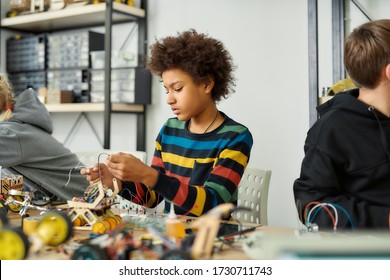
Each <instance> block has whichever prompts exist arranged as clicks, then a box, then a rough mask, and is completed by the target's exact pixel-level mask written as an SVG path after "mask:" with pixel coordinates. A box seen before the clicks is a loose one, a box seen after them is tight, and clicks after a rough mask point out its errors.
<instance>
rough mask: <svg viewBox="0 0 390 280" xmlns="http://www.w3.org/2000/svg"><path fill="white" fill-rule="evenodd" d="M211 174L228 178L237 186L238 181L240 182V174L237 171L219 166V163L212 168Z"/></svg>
mask: <svg viewBox="0 0 390 280" xmlns="http://www.w3.org/2000/svg"><path fill="white" fill-rule="evenodd" d="M213 174H215V175H218V176H221V177H225V178H227V179H229V180H230V181H232V182H233V183H234V184H235V185H236V186H238V183H240V180H241V176H240V175H239V174H238V173H237V172H235V171H233V170H232V169H230V168H226V167H224V166H221V165H219V166H216V167H215V168H214V169H213Z"/></svg>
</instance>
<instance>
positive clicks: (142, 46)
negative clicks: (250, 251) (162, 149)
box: [103, 0, 147, 151]
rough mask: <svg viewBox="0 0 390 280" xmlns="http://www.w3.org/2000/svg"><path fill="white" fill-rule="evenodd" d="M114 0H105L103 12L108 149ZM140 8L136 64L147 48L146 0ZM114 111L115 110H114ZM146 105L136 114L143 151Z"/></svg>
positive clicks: (107, 145) (106, 139) (108, 139)
mask: <svg viewBox="0 0 390 280" xmlns="http://www.w3.org/2000/svg"><path fill="white" fill-rule="evenodd" d="M113 1H114V0H106V5H107V6H106V7H107V8H106V14H105V17H106V18H105V38H104V40H105V41H104V49H105V53H106V54H109V55H106V56H105V64H104V67H105V69H104V80H105V83H104V108H105V110H104V143H103V148H104V149H110V145H111V114H112V113H113V112H114V111H112V108H111V94H110V93H111V49H112V45H111V43H112V13H113V12H116V11H115V10H114V9H113ZM141 8H142V9H144V10H145V18H144V19H139V20H138V21H137V24H138V64H139V65H141V64H143V63H144V61H145V57H146V48H147V28H146V18H147V1H146V0H145V1H142V7H141ZM114 113H115V112H114ZM145 125H146V106H145V105H144V110H143V114H137V150H138V151H145V149H146V144H145V142H146V129H145Z"/></svg>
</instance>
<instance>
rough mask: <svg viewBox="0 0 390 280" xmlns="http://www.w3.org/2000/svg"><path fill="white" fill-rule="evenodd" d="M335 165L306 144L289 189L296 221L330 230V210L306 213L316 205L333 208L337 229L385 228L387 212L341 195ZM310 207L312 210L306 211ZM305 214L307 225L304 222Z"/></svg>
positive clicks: (315, 148)
mask: <svg viewBox="0 0 390 280" xmlns="http://www.w3.org/2000/svg"><path fill="white" fill-rule="evenodd" d="M336 165H337V163H336V162H335V160H334V159H332V158H331V157H330V156H329V155H327V154H326V153H324V152H322V151H321V150H319V149H318V147H317V146H316V145H315V144H313V143H308V142H306V144H305V157H304V159H303V162H302V167H301V174H300V177H299V178H298V179H297V180H295V182H294V186H293V189H294V196H295V203H296V206H297V210H298V212H299V217H300V220H301V221H302V222H303V223H305V224H308V223H309V222H311V223H316V224H317V225H318V226H319V228H320V229H331V228H333V221H332V219H331V215H330V213H331V214H333V215H334V209H332V208H330V207H327V208H325V207H321V208H320V207H318V208H317V209H318V210H316V211H314V210H315V209H314V210H313V211H312V212H310V210H311V209H312V208H313V207H315V204H314V203H315V202H320V203H331V204H333V205H335V206H336V210H337V212H338V223H337V228H342V229H345V228H388V227H389V220H388V219H389V209H388V208H387V207H380V206H377V205H372V204H370V203H369V202H367V201H365V200H363V199H361V198H358V197H356V196H354V195H349V194H347V193H345V192H343V191H342V176H341V175H340V174H338V173H337V170H339V169H338V168H337V167H336ZM310 203H311V204H312V206H309V207H307V208H306V206H307V205H308V204H310ZM305 208H306V209H305ZM327 209H328V210H330V212H328V211H327ZM305 210H306V211H305ZM309 213H310V214H311V215H310V221H308V220H307V218H308V214H309Z"/></svg>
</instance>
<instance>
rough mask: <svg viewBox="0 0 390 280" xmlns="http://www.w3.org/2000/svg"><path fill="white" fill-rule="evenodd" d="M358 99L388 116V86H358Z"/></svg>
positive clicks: (389, 90) (389, 88) (389, 101)
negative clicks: (371, 87) (373, 87)
mask: <svg viewBox="0 0 390 280" xmlns="http://www.w3.org/2000/svg"><path fill="white" fill-rule="evenodd" d="M358 99H359V100H360V101H362V102H364V103H366V104H368V105H371V106H373V107H374V108H375V109H376V110H378V111H379V112H381V113H382V114H384V115H385V116H387V117H388V118H390V87H389V86H381V85H380V86H378V87H376V88H375V89H366V88H360V90H359V98H358Z"/></svg>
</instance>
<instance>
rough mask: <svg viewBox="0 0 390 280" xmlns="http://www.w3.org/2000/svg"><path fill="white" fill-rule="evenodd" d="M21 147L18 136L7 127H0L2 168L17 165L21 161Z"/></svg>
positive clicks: (0, 160)
mask: <svg viewBox="0 0 390 280" xmlns="http://www.w3.org/2000/svg"><path fill="white" fill-rule="evenodd" d="M22 158H23V148H22V146H21V143H20V140H19V137H18V136H17V135H16V134H15V133H13V132H12V131H10V130H9V129H7V127H6V126H3V125H2V126H1V127H0V165H1V166H2V167H4V168H6V167H12V166H15V165H18V164H20V163H21V162H22Z"/></svg>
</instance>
